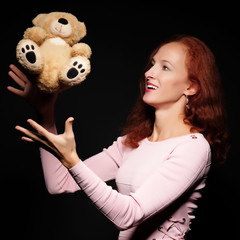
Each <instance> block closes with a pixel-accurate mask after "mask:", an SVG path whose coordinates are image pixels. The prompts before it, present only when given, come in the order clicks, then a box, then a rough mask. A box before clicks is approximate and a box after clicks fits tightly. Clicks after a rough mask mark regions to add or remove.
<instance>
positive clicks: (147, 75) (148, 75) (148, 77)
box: [145, 68, 154, 81]
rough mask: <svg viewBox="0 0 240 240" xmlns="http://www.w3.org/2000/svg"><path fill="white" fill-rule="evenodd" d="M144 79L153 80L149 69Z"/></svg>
mask: <svg viewBox="0 0 240 240" xmlns="http://www.w3.org/2000/svg"><path fill="white" fill-rule="evenodd" d="M145 78H146V80H147V81H148V80H150V79H153V78H154V77H153V72H152V71H151V68H150V69H149V70H148V71H147V72H145Z"/></svg>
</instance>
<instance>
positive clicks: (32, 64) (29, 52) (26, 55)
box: [17, 39, 43, 74]
mask: <svg viewBox="0 0 240 240" xmlns="http://www.w3.org/2000/svg"><path fill="white" fill-rule="evenodd" d="M17 59H18V61H19V62H20V63H21V64H22V66H23V67H24V68H26V69H28V70H30V71H31V72H32V73H36V74H38V73H40V72H41V71H42V69H43V58H42V56H41V54H40V50H39V46H38V45H37V44H36V43H35V42H34V41H32V40H29V39H23V40H21V41H20V42H19V43H18V45H17Z"/></svg>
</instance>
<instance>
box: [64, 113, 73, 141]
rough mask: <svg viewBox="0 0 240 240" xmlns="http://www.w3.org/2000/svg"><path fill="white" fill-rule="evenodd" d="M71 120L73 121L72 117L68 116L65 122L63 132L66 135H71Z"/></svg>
mask: <svg viewBox="0 0 240 240" xmlns="http://www.w3.org/2000/svg"><path fill="white" fill-rule="evenodd" d="M73 121H74V118H73V117H69V118H68V119H67V120H66V122H65V134H66V135H68V136H71V135H73V129H72V125H73Z"/></svg>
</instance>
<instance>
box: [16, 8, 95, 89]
mask: <svg viewBox="0 0 240 240" xmlns="http://www.w3.org/2000/svg"><path fill="white" fill-rule="evenodd" d="M32 23H33V27H30V28H27V29H26V31H25V32H24V34H23V39H22V40H20V41H19V43H18V44H17V48H16V55H17V59H18V61H19V63H20V64H21V65H22V66H23V67H24V68H25V69H26V70H28V72H29V73H31V74H32V75H33V77H32V78H31V79H33V81H34V83H36V85H37V86H38V87H39V89H40V90H42V91H45V92H49V93H52V92H55V91H58V90H59V89H61V88H62V89H64V88H68V87H71V86H74V85H77V84H79V83H81V82H82V81H83V80H85V79H86V76H87V75H88V74H89V72H90V60H89V59H90V56H91V54H92V51H91V48H90V47H89V46H88V45H87V44H85V43H79V41H80V40H81V39H82V38H83V37H84V36H85V35H86V26H85V24H84V23H83V22H80V21H78V19H77V18H76V17H75V16H74V15H72V14H71V13H66V12H50V13H41V14H38V15H37V16H36V17H35V18H34V19H33V20H32Z"/></svg>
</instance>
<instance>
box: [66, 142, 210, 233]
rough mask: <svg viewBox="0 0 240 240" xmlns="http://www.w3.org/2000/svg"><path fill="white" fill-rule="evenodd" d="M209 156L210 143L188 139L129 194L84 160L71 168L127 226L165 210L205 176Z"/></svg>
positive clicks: (100, 203)
mask: <svg viewBox="0 0 240 240" xmlns="http://www.w3.org/2000/svg"><path fill="white" fill-rule="evenodd" d="M148 155H149V153H148V154H147V153H146V155H145V156H142V157H144V158H146V164H147V162H148V161H147V157H148ZM209 159H210V150H209V145H208V144H206V143H205V142H202V141H201V140H199V139H195V141H185V142H184V143H181V144H179V145H178V146H176V147H175V148H174V149H173V151H172V152H171V154H170V155H169V157H168V159H166V161H164V162H163V163H162V164H161V165H160V166H159V167H158V168H157V169H156V170H155V171H154V172H153V174H152V175H151V176H149V178H148V180H147V181H146V182H145V183H143V184H142V185H141V186H140V187H139V188H138V189H137V190H136V191H135V192H131V193H130V194H129V195H123V194H121V193H119V192H117V191H116V190H113V189H112V188H111V187H110V186H108V185H107V184H106V183H104V182H103V181H102V180H101V179H100V178H99V177H98V176H96V175H95V174H94V172H93V171H92V170H91V169H89V168H88V167H87V166H86V165H85V164H84V163H83V162H79V163H78V164H76V165H75V166H74V167H73V168H72V169H70V172H71V174H72V176H73V177H74V178H75V180H76V182H77V183H78V185H79V186H80V187H81V188H82V190H84V191H85V193H86V194H87V195H88V197H89V198H90V199H91V201H92V202H93V204H95V205H96V207H97V208H98V209H99V210H100V211H102V213H103V214H104V215H105V216H106V217H108V218H109V219H110V220H111V221H112V222H113V223H114V224H115V225H116V226H117V227H118V228H119V229H122V230H124V229H128V228H131V227H133V226H135V225H137V224H139V223H140V222H142V221H143V220H145V219H147V218H149V217H150V216H152V215H153V214H155V213H157V212H159V211H161V210H163V209H164V208H165V207H166V206H168V205H169V204H171V203H172V202H173V201H174V200H176V199H177V198H178V197H180V196H181V195H182V194H183V193H184V192H186V191H187V190H188V189H190V187H191V186H193V184H194V183H196V182H197V181H198V180H200V179H201V178H202V177H203V176H204V174H205V172H206V171H207V169H208V165H209ZM132 167H134V166H132Z"/></svg>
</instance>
